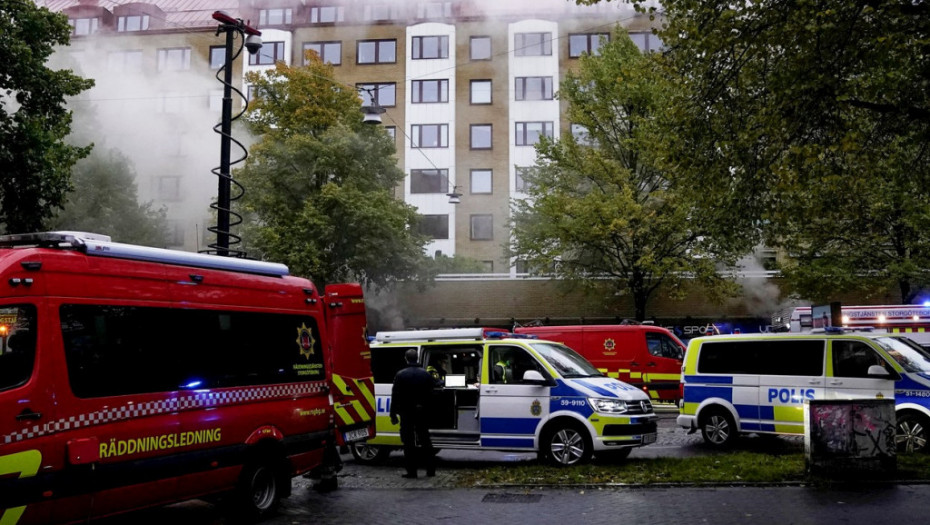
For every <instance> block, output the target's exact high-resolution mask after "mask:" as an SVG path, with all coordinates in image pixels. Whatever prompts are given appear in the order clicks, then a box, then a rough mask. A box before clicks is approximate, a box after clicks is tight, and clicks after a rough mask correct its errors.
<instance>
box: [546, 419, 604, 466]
mask: <svg viewBox="0 0 930 525" xmlns="http://www.w3.org/2000/svg"><path fill="white" fill-rule="evenodd" d="M542 446H543V447H545V451H546V459H547V460H548V461H549V463H550V464H552V465H555V466H557V467H568V466H571V465H578V464H579V463H584V462H586V461H588V460H589V459H591V449H592V448H593V445H592V444H591V438H589V437H588V433H587V432H585V430H584V429H583V428H582V427H581V425H579V424H577V423H563V424H561V425H559V426H557V427H555V428H554V429H553V430H552V431H550V432H548V433H547V434H546V438H545V440H544V442H543V445H542Z"/></svg>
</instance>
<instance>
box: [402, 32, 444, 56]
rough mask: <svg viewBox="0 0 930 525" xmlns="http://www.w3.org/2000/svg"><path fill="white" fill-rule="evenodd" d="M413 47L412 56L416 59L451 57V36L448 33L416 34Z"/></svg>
mask: <svg viewBox="0 0 930 525" xmlns="http://www.w3.org/2000/svg"><path fill="white" fill-rule="evenodd" d="M411 47H412V49H411V56H412V58H413V59H414V60H421V59H429V58H449V37H448V36H447V35H442V36H415V37H413V45H412V46H411Z"/></svg>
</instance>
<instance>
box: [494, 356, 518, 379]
mask: <svg viewBox="0 0 930 525" xmlns="http://www.w3.org/2000/svg"><path fill="white" fill-rule="evenodd" d="M494 366H499V367H501V381H503V382H504V383H512V382H513V370H511V369H510V365H508V364H507V363H506V362H504V361H498V362H497V364H496V365H494Z"/></svg>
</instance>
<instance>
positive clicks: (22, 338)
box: [0, 304, 64, 523]
mask: <svg viewBox="0 0 930 525" xmlns="http://www.w3.org/2000/svg"><path fill="white" fill-rule="evenodd" d="M37 321H38V313H37V308H36V306H35V305H32V304H7V305H3V306H0V450H2V452H0V495H2V496H0V498H2V501H3V505H2V506H0V523H17V522H19V523H44V522H47V521H49V511H50V508H51V507H52V505H51V504H40V502H41V501H42V500H43V495H42V493H43V492H44V491H45V490H47V489H48V488H49V487H48V486H47V485H46V483H49V482H50V480H51V477H52V476H56V475H59V474H60V471H61V469H62V468H63V467H64V464H63V459H62V458H63V454H62V451H63V449H64V447H63V445H62V444H61V443H59V442H58V440H57V436H55V435H53V434H49V433H48V430H49V429H48V425H49V424H51V423H53V422H54V421H55V403H54V399H55V395H54V378H53V376H52V374H51V373H44V374H43V373H39V372H42V371H43V370H44V367H42V366H38V364H37V363H38V360H39V359H42V358H43V357H44V354H45V352H38V351H37V344H36V343H37V334H38V333H39V329H38V328H39V327H38V325H37V324H36V323H37ZM45 339H46V337H45V336H43V337H42V342H43V343H44V342H45ZM46 372H50V371H48V370H46ZM56 470H57V471H58V472H53V471H56ZM43 478H44V479H45V480H49V481H43ZM34 482H35V483H34Z"/></svg>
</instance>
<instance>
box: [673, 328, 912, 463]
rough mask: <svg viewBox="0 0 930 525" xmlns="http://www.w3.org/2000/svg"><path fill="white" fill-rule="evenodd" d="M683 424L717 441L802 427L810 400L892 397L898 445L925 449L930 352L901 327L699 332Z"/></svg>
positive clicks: (688, 371)
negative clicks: (705, 334)
mask: <svg viewBox="0 0 930 525" xmlns="http://www.w3.org/2000/svg"><path fill="white" fill-rule="evenodd" d="M682 391H683V398H682V400H681V402H680V411H679V416H678V418H677V423H678V425H680V426H682V427H685V428H688V429H690V430H691V431H692V432H695V431H697V430H700V431H701V434H702V436H703V438H704V440H705V441H706V442H707V443H708V444H710V445H712V446H715V447H721V448H722V447H727V446H730V445H732V443H733V441H734V440H735V439H736V438H737V437H738V436H739V435H740V434H745V433H768V434H804V402H805V400H809V399H827V400H830V399H869V398H871V399H875V398H879V399H881V398H884V399H894V400H895V417H896V429H897V433H896V437H895V440H896V442H897V445H898V449H899V451H901V452H914V451H926V450H927V449H928V447H927V439H928V429H930V353H928V352H927V351H926V350H924V349H923V348H922V347H921V346H920V345H918V344H917V343H915V342H914V341H912V340H911V339H908V338H907V337H904V336H902V335H900V334H898V335H896V334H888V333H876V332H871V331H869V330H868V329H867V328H866V329H856V330H850V329H844V328H840V327H835V328H827V329H822V330H818V331H816V332H811V333H805V334H796V333H786V334H746V335H718V336H712V337H696V338H694V339H692V340H691V341H690V344H689V345H688V350H687V352H686V354H685V360H684V364H683V366H682Z"/></svg>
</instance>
